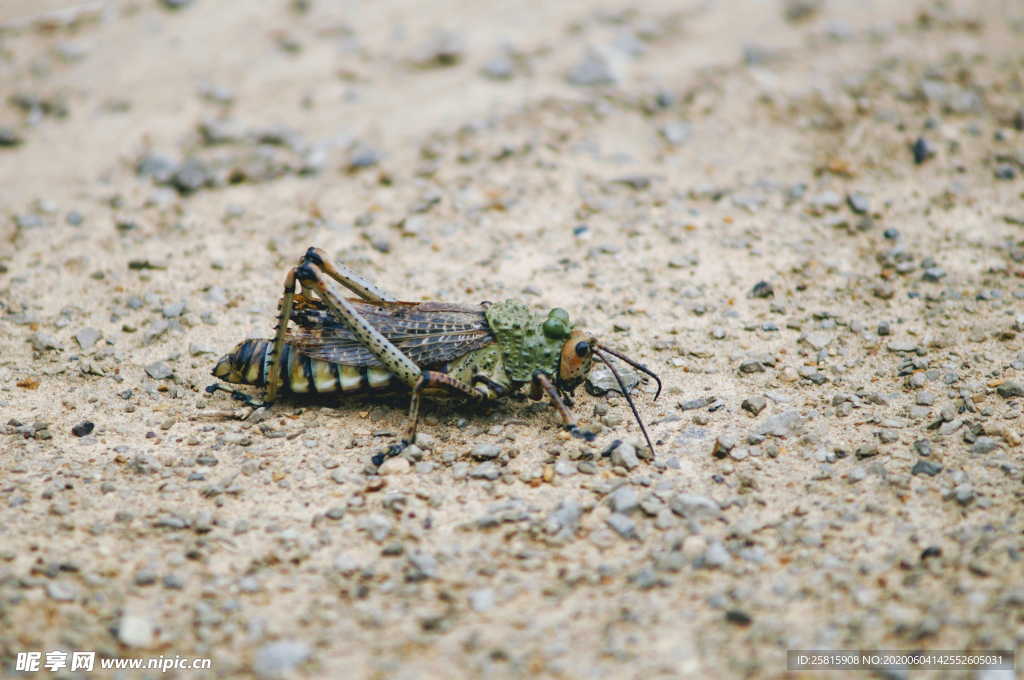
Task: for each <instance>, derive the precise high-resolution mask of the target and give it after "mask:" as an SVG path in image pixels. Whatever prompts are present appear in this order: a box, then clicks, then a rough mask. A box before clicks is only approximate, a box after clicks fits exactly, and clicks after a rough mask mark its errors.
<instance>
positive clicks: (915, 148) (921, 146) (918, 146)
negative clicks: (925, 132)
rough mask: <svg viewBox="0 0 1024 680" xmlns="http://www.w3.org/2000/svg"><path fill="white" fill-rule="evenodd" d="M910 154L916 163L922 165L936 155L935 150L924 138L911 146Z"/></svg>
mask: <svg viewBox="0 0 1024 680" xmlns="http://www.w3.org/2000/svg"><path fill="white" fill-rule="evenodd" d="M910 153H911V154H912V155H913V157H914V163H916V164H917V165H921V164H922V163H924V162H925V161H926V160H928V159H929V158H931V157H932V156H934V155H935V148H934V147H933V146H932V145H931V144H930V143H929V142H928V140H926V139H925V138H924V137H918V138H917V139H916V140H915V141H914V143H913V144H912V145H911V146H910Z"/></svg>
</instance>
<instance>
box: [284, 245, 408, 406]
mask: <svg viewBox="0 0 1024 680" xmlns="http://www.w3.org/2000/svg"><path fill="white" fill-rule="evenodd" d="M310 264H312V265H315V266H316V267H318V268H319V269H320V271H322V272H323V273H324V274H327V275H328V276H330V277H331V278H332V279H334V280H335V281H337V282H338V283H340V284H342V285H343V286H345V287H346V288H348V289H349V290H351V291H353V292H354V293H356V294H357V295H359V297H361V298H363V299H364V300H367V301H368V302H376V303H379V302H391V301H394V298H393V297H392V296H391V295H389V294H388V293H387V292H385V291H384V290H382V289H381V288H379V287H377V286H376V285H374V284H373V283H372V282H370V281H368V280H367V279H364V278H363V277H362V276H360V275H359V274H357V273H356V272H354V271H352V270H351V269H349V268H348V267H346V266H344V265H334V264H332V263H331V262H330V260H328V259H327V255H326V253H324V251H322V250H320V249H319V248H312V247H311V248H309V249H308V250H306V253H305V254H304V255H303V256H302V259H301V260H300V261H299V265H298V266H297V267H292V268H291V269H289V270H288V274H287V275H286V276H285V279H284V293H283V294H282V295H281V302H280V304H279V305H278V313H277V329H276V332H275V334H274V345H273V347H271V350H270V356H269V357H268V358H267V402H268V403H270V402H273V401H274V399H275V398H276V397H277V391H278V389H280V379H281V370H282V365H281V361H280V358H281V356H282V355H283V350H284V342H285V336H286V335H287V333H288V322H289V320H290V319H291V316H292V307H293V306H294V305H293V302H294V299H295V283H296V281H297V280H298V283H299V284H300V285H301V286H302V292H303V293H305V292H306V290H307V288H308V287H309V285H308V283H307V282H306V281H304V280H302V278H301V277H299V276H298V272H299V270H300V269H303V268H304V267H305V266H306V265H310ZM314 289H315V290H318V289H317V288H316V287H315V286H314ZM318 292H319V291H318Z"/></svg>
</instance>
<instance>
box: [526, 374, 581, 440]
mask: <svg viewBox="0 0 1024 680" xmlns="http://www.w3.org/2000/svg"><path fill="white" fill-rule="evenodd" d="M545 394H547V395H548V398H549V399H550V400H551V406H552V408H554V409H555V410H556V411H558V415H560V416H561V417H562V426H563V427H564V428H565V429H566V430H568V431H569V432H571V433H572V435H573V436H574V437H579V438H581V439H586V440H587V441H588V442H589V441H594V433H593V432H589V431H587V430H581V429H579V427H577V426H576V416H574V415H573V414H572V411H570V410H569V407H568V406H566V405H565V402H564V401H562V398H561V397H560V396H559V394H558V388H556V387H555V384H554V383H553V382H551V377H550V376H548V374H547V373H545V372H544V371H535V372H534V374H533V380H532V381H531V383H530V398H531V399H534V400H537V399H540V398H542V397H543V396H544V395H545Z"/></svg>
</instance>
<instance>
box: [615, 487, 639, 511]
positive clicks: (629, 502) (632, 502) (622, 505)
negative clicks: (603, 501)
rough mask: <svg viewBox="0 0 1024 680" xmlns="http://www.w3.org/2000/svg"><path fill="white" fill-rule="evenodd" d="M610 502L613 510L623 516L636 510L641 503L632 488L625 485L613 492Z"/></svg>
mask: <svg viewBox="0 0 1024 680" xmlns="http://www.w3.org/2000/svg"><path fill="white" fill-rule="evenodd" d="M610 502H611V506H612V510H614V511H615V512H617V513H620V514H623V515H628V514H629V513H631V512H633V511H634V510H636V508H637V506H638V505H639V503H640V499H639V497H638V496H637V493H636V491H635V490H634V489H633V487H632V486H630V485H628V484H623V485H622V486H620V487H619V488H618V489H616V490H615V491H613V492H612V494H611V496H610Z"/></svg>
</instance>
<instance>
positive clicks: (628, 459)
mask: <svg viewBox="0 0 1024 680" xmlns="http://www.w3.org/2000/svg"><path fill="white" fill-rule="evenodd" d="M612 465H619V466H621V467H624V468H626V469H627V470H632V469H634V468H635V467H637V466H638V465H640V459H639V458H637V455H636V447H634V446H633V445H632V444H630V443H629V442H622V443H621V444H619V445H618V446H616V447H615V450H614V451H612Z"/></svg>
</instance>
